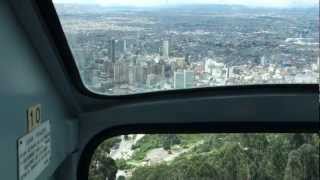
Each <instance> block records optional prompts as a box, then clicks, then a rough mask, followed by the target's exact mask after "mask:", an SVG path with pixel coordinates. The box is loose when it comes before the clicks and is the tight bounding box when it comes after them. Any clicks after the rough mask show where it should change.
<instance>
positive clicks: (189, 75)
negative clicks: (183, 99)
mask: <svg viewBox="0 0 320 180" xmlns="http://www.w3.org/2000/svg"><path fill="white" fill-rule="evenodd" d="M183 74H184V83H183V84H184V88H192V87H193V82H194V73H193V71H191V70H184V71H183Z"/></svg>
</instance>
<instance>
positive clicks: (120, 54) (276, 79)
mask: <svg viewBox="0 0 320 180" xmlns="http://www.w3.org/2000/svg"><path fill="white" fill-rule="evenodd" d="M161 46H162V47H160V48H159V49H160V52H159V53H157V54H144V55H142V54H137V53H134V52H131V50H130V48H128V47H127V41H126V40H110V41H109V47H108V50H107V52H108V53H107V55H106V56H105V57H104V58H100V59H97V60H95V61H83V62H82V61H79V62H82V64H80V65H79V67H81V68H80V73H81V75H82V78H83V81H84V83H85V84H86V85H87V86H88V87H89V88H90V89H91V90H93V91H95V92H99V93H104V94H111V95H112V94H113V95H119V94H132V93H142V92H149V91H158V90H170V89H185V88H195V87H211V86H225V85H246V84H279V83H281V84H282V83H285V84H288V83H312V82H314V83H316V82H317V81H318V80H317V77H319V57H318V61H317V62H315V63H313V64H312V65H311V66H308V65H306V66H304V67H302V68H301V67H300V68H298V67H296V66H294V65H279V64H272V63H269V60H268V58H266V57H265V56H262V57H261V58H260V60H259V61H258V63H251V62H249V63H247V64H243V65H227V64H225V63H224V60H223V58H221V57H211V58H209V57H206V58H205V59H203V60H202V61H190V57H189V56H188V54H187V55H185V57H170V44H169V41H168V40H163V41H162V43H161Z"/></svg>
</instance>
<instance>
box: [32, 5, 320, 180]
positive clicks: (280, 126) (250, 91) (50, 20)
mask: <svg viewBox="0 0 320 180" xmlns="http://www.w3.org/2000/svg"><path fill="white" fill-rule="evenodd" d="M33 6H34V9H35V10H37V11H38V12H37V13H38V16H39V18H40V20H41V21H42V24H43V26H44V29H45V30H46V31H47V34H48V38H49V39H50V41H51V42H52V43H53V44H54V46H55V47H57V50H58V55H59V56H60V57H61V59H59V63H60V64H61V67H62V69H63V71H64V73H65V75H66V77H67V79H68V82H69V83H70V84H71V85H72V86H73V87H74V89H75V90H76V91H78V92H80V94H81V95H83V96H85V97H88V98H91V99H93V100H99V102H98V101H94V103H92V104H90V106H89V105H86V107H85V112H88V111H89V112H90V111H91V112H92V111H97V110H99V109H107V108H109V107H114V106H117V105H127V104H130V103H140V102H146V101H148V102H152V101H157V100H161V101H162V100H174V99H178V100H179V99H182V98H198V97H212V96H217V97H219V96H243V95H244V96H246V95H257V96H259V95H261V96H265V95H270V94H271V95H286V94H297V95H301V94H315V93H318V92H319V87H318V85H317V84H264V85H244V86H221V87H205V88H195V89H183V90H170V91H157V92H150V93H141V94H129V95H119V96H117V95H112V96H109V95H101V94H96V93H94V92H92V91H90V90H88V89H87V88H86V86H85V85H84V84H83V82H82V80H81V77H80V74H79V71H78V68H77V66H76V63H75V60H74V58H73V55H72V52H71V49H70V47H69V45H68V42H67V39H66V37H65V34H64V32H63V29H62V26H61V24H60V20H59V18H58V15H57V13H56V11H55V8H54V5H53V3H52V1H51V0H34V1H33ZM100 100H101V101H103V102H102V103H101V101H100ZM109 100H111V101H109ZM104 101H109V102H104ZM317 101H318V102H319V100H317ZM318 109H319V108H318ZM274 116H276V115H274ZM319 125H320V123H319V121H318V122H315V121H311V122H310V121H305V122H303V121H301V122H290V121H288V122H277V123H275V122H257V121H256V122H242V121H241V122H226V123H223V122H208V123H177V124H175V123H172V124H166V123H159V124H128V125H124V126H114V127H111V128H107V129H105V130H103V131H101V132H97V134H96V135H95V136H93V137H92V138H91V139H90V140H89V142H88V143H87V144H86V145H85V146H84V149H81V151H80V152H79V153H80V160H79V162H78V164H77V176H78V177H77V179H79V180H87V178H88V168H89V165H90V160H91V157H92V155H93V153H94V151H95V149H96V148H97V146H98V145H99V144H100V143H101V142H103V141H104V140H106V139H108V138H111V137H114V136H117V135H123V134H135V133H146V134H148V133H150V134H155V133H264V132H270V133H290V132H297V133H299V132H301V133H319V127H320V126H319Z"/></svg>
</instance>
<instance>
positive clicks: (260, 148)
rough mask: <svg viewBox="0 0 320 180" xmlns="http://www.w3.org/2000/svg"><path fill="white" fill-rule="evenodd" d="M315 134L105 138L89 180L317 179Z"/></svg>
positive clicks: (318, 141) (155, 135) (92, 166)
mask: <svg viewBox="0 0 320 180" xmlns="http://www.w3.org/2000/svg"><path fill="white" fill-rule="evenodd" d="M319 143H320V138H319V135H318V134H307V133H305V134H303V133H295V134H294V133H288V134H280V133H259V134H252V133H251V134H244V133H242V134H232V133H231V134H222V133H220V134H130V135H121V136H117V137H114V138H111V139H107V140H106V141H104V142H103V143H101V144H100V145H99V146H98V148H97V149H96V151H95V152H94V155H93V156H92V159H91V164H90V167H89V173H88V174H89V178H88V179H89V180H105V179H111V180H112V179H116V180H126V179H128V180H141V179H148V180H159V179H166V180H180V179H181V180H186V179H188V180H189V179H190V180H193V179H197V180H200V179H201V180H202V179H203V180H205V179H208V180H209V179H210V180H211V179H217V180H236V179H246V180H265V179H270V180H293V179H296V180H304V179H308V180H318V179H319Z"/></svg>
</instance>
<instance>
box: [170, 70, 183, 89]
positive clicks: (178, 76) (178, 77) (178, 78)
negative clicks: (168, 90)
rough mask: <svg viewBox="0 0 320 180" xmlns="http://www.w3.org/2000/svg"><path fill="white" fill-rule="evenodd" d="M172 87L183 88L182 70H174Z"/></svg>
mask: <svg viewBox="0 0 320 180" xmlns="http://www.w3.org/2000/svg"><path fill="white" fill-rule="evenodd" d="M173 83H174V89H183V88H184V73H183V71H177V72H174V81H173Z"/></svg>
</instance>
